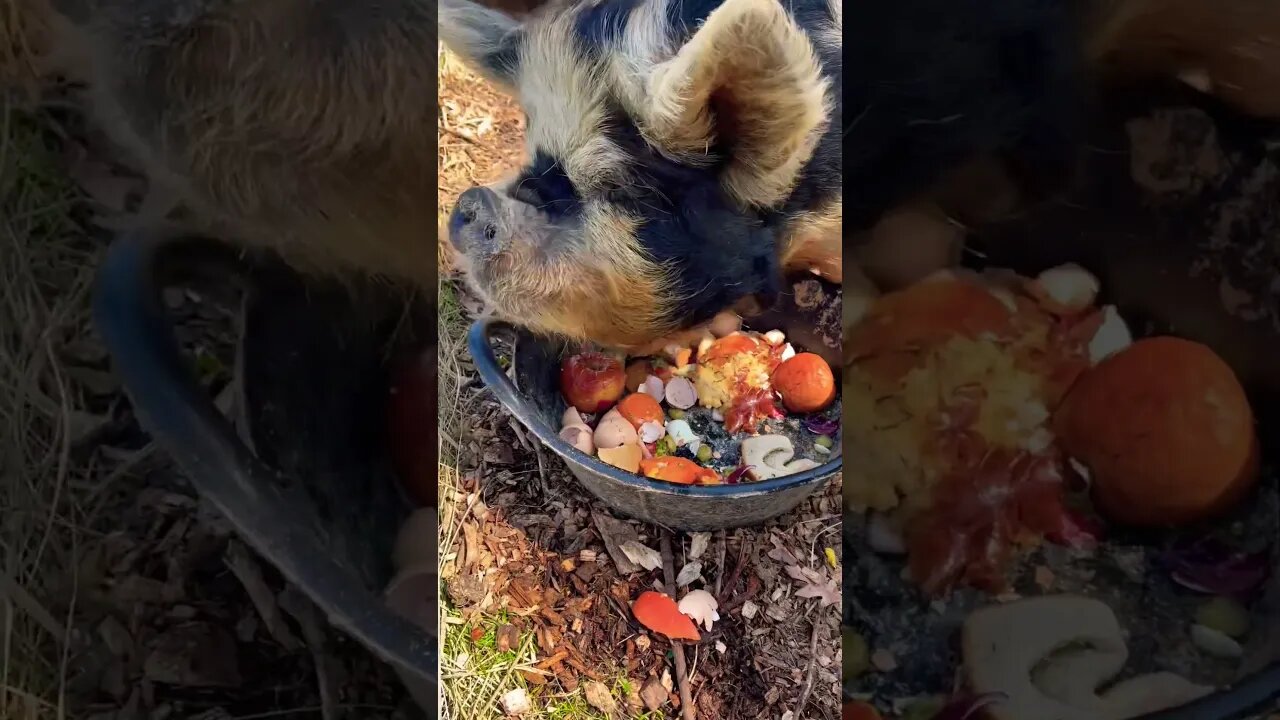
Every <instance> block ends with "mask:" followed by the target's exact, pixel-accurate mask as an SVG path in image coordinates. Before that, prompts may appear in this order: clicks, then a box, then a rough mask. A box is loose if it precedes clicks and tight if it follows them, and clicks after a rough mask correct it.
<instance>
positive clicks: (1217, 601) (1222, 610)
mask: <svg viewBox="0 0 1280 720" xmlns="http://www.w3.org/2000/svg"><path fill="white" fill-rule="evenodd" d="M1196 622H1197V623H1199V624H1201V625H1203V626H1205V627H1207V628H1210V629H1211V630H1217V631H1218V632H1220V633H1222V634H1223V635H1229V636H1231V637H1233V638H1239V637H1243V636H1244V635H1245V633H1247V632H1249V611H1248V610H1246V609H1245V607H1244V606H1243V605H1241V604H1240V603H1239V602H1237V601H1235V600H1232V599H1231V598H1229V597H1215V598H1212V599H1210V600H1208V601H1206V602H1205V603H1204V604H1203V605H1201V606H1200V607H1199V608H1196Z"/></svg>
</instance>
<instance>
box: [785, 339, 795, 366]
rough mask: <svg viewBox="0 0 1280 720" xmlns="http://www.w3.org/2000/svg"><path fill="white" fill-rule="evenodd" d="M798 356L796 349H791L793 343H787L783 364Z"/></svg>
mask: <svg viewBox="0 0 1280 720" xmlns="http://www.w3.org/2000/svg"><path fill="white" fill-rule="evenodd" d="M795 356H796V349H795V348H793V347H791V343H787V344H786V345H784V346H783V348H782V362H786V361H788V360H790V359H791V358H793V357H795Z"/></svg>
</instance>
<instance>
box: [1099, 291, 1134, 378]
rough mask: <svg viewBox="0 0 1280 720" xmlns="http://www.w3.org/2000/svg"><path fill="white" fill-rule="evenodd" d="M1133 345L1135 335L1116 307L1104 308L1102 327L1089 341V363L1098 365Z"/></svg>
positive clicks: (1107, 306)
mask: <svg viewBox="0 0 1280 720" xmlns="http://www.w3.org/2000/svg"><path fill="white" fill-rule="evenodd" d="M1132 344H1133V334H1132V333H1131V332H1129V326H1128V325H1127V324H1125V321H1124V318H1122V317H1120V312H1119V311H1118V310H1116V306H1115V305H1106V306H1103V308H1102V326H1101V327H1099V328H1098V331H1097V332H1096V333H1094V334H1093V339H1092V340H1090V341H1089V363H1090V364H1091V365H1097V364H1098V363H1100V362H1102V361H1103V360H1106V359H1107V358H1108V357H1111V356H1112V355H1115V354H1116V353H1118V352H1120V351H1121V350H1124V349H1125V348H1127V347H1129V346H1130V345H1132Z"/></svg>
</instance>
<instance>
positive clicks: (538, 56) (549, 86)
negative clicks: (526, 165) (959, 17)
mask: <svg viewBox="0 0 1280 720" xmlns="http://www.w3.org/2000/svg"><path fill="white" fill-rule="evenodd" d="M575 48H576V41H575V40H574V36H573V17H572V16H571V15H561V16H556V17H553V18H551V19H548V20H546V21H544V22H542V23H539V24H537V25H536V26H534V27H532V28H530V29H529V31H528V35H527V38H526V42H525V44H524V47H523V49H522V59H521V62H520V67H521V73H520V78H519V88H520V104H521V106H523V107H524V108H525V110H526V112H527V113H528V116H529V118H530V125H529V127H528V128H527V130H526V138H525V144H526V146H527V147H528V149H529V152H530V154H531V155H532V153H533V152H535V151H541V152H544V153H546V154H548V155H550V156H551V157H555V158H559V160H560V162H561V163H563V166H564V167H563V169H564V171H565V173H566V174H567V175H568V176H569V177H570V178H571V179H572V180H573V182H574V185H575V186H577V187H578V188H579V190H580V192H583V193H587V192H590V191H591V190H592V189H595V188H597V187H602V186H604V185H605V184H606V183H621V182H625V181H626V178H627V157H626V155H625V154H624V153H623V152H622V151H621V150H620V149H619V148H617V147H616V146H615V145H614V144H613V143H612V142H610V141H609V139H608V138H607V137H606V136H605V133H604V129H605V122H606V120H607V108H606V100H607V99H608V95H607V90H608V88H609V83H608V81H607V79H606V77H605V74H604V70H603V68H601V67H600V66H598V65H597V64H595V63H593V62H589V61H587V60H586V59H585V58H583V57H582V56H581V55H579V53H578V52H577V51H576V49H575Z"/></svg>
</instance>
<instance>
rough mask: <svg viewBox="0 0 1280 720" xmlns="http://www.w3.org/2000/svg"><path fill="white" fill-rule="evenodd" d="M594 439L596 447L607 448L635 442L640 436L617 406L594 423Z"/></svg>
mask: <svg viewBox="0 0 1280 720" xmlns="http://www.w3.org/2000/svg"><path fill="white" fill-rule="evenodd" d="M594 439H595V442H596V447H597V448H599V449H601V450H607V449H610V448H616V447H621V446H623V445H628V444H635V443H636V442H638V441H639V439H640V438H639V435H638V434H637V433H636V429H635V427H634V426H632V424H631V423H630V422H629V421H628V420H627V419H626V418H624V417H622V413H620V412H618V409H617V408H613V409H611V410H610V411H609V412H607V413H605V414H604V417H602V418H600V424H599V425H596V432H595V438H594Z"/></svg>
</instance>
